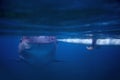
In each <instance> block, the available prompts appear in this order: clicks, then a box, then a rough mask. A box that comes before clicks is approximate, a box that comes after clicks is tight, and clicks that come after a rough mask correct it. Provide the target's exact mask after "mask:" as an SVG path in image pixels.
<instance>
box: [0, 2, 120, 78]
mask: <svg viewBox="0 0 120 80" xmlns="http://www.w3.org/2000/svg"><path fill="white" fill-rule="evenodd" d="M86 34H93V35H95V36H96V37H95V38H117V39H120V36H119V35H120V1H119V0H59V1H58V0H19V1H18V0H1V1H0V80H120V45H107V46H105V45H102V46H97V47H96V48H95V49H94V50H87V49H86V46H87V45H85V44H74V43H67V42H61V41H58V42H57V47H56V55H55V58H56V59H58V60H61V62H55V63H54V62H50V61H49V60H48V59H47V58H44V57H41V55H39V53H42V51H39V48H40V47H36V48H37V49H36V50H34V51H33V52H35V54H34V56H37V57H38V59H41V58H42V61H41V60H38V61H37V63H35V64H29V63H26V62H24V61H17V60H18V58H19V54H18V45H19V43H20V40H21V37H22V36H24V35H25V36H26V35H29V36H33V35H35V36H36V35H37V36H40V35H43V36H46V35H47V36H49V35H52V36H56V37H57V38H58V39H59V38H61V39H64V38H82V39H84V38H89V37H90V36H87V35H86ZM43 51H46V52H47V51H48V48H44V49H43ZM34 56H33V57H32V60H35V57H34ZM47 60H48V64H47V65H43V63H44V62H46V61H47ZM40 61H41V62H40ZM30 62H31V61H30ZM42 62H43V63H42ZM40 65H42V67H41V66H40Z"/></svg>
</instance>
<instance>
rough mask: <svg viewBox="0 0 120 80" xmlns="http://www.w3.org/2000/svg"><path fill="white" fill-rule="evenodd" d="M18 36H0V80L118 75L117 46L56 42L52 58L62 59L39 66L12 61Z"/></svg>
mask: <svg viewBox="0 0 120 80" xmlns="http://www.w3.org/2000/svg"><path fill="white" fill-rule="evenodd" d="M20 38H21V36H10V35H9V36H0V79H1V80H7V79H9V80H67V79H68V80H119V79H120V59H119V57H120V52H119V51H120V46H101V47H100V48H96V49H94V50H92V51H89V50H86V48H85V47H86V45H83V44H73V43H64V42H58V43H57V50H56V58H57V59H59V60H62V61H63V62H57V63H52V62H51V63H49V65H45V66H44V67H39V66H33V65H30V64H27V63H25V62H22V61H21V62H17V61H16V59H17V58H18V44H19V41H20ZM46 50H47V49H46ZM36 55H37V54H36Z"/></svg>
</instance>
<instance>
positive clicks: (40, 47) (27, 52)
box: [18, 36, 56, 63]
mask: <svg viewBox="0 0 120 80" xmlns="http://www.w3.org/2000/svg"><path fill="white" fill-rule="evenodd" d="M18 50H19V56H20V58H21V57H22V59H24V60H29V58H31V59H33V58H34V60H36V61H41V62H45V61H46V62H47V61H50V59H52V58H53V57H54V55H55V51H56V37H55V36H23V37H22V38H21V42H20V43H19V48H18ZM29 56H30V57H29ZM28 57H29V58H28ZM35 58H36V59H35ZM41 62H39V63H41Z"/></svg>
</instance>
